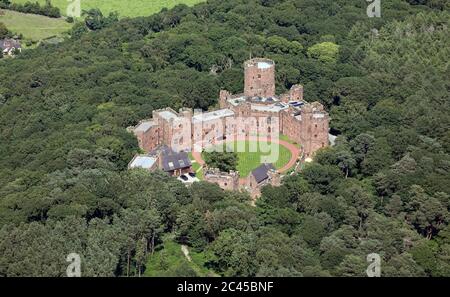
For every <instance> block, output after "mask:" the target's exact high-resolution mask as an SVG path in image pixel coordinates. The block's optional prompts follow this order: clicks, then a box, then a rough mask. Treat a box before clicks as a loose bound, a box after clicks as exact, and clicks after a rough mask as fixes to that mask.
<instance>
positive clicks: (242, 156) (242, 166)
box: [226, 141, 292, 177]
mask: <svg viewBox="0 0 450 297" xmlns="http://www.w3.org/2000/svg"><path fill="white" fill-rule="evenodd" d="M226 146H228V147H230V148H233V149H234V151H236V152H237V155H238V166H237V169H238V171H239V176H240V177H247V176H248V175H249V174H250V172H251V171H252V170H253V169H255V168H257V167H258V166H260V165H261V164H262V163H265V162H267V163H272V162H270V161H271V160H267V159H266V158H267V157H268V155H269V154H268V153H263V152H261V147H260V146H259V145H258V143H257V142H254V141H236V142H233V143H227V144H226ZM241 147H242V148H243V149H244V150H241V149H240V148H241ZM278 149H279V150H278V151H279V153H278V158H277V161H276V162H274V165H275V167H276V168H277V169H279V168H282V167H283V166H284V165H286V164H287V163H288V162H289V160H290V159H291V156H292V154H291V152H290V151H289V150H288V149H287V148H285V147H284V146H282V145H278ZM265 157H266V158H265Z"/></svg>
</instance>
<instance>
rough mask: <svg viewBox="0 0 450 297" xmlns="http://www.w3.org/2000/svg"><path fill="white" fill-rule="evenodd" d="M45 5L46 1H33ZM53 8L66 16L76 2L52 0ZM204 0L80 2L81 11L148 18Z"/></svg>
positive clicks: (99, 0) (21, 1)
mask: <svg viewBox="0 0 450 297" xmlns="http://www.w3.org/2000/svg"><path fill="white" fill-rule="evenodd" d="M27 1H30V0H12V2H15V3H22V4H23V3H25V2H27ZM31 1H32V2H36V1H37V2H39V3H41V4H45V0H31ZM51 2H52V4H53V6H56V7H59V8H60V10H61V14H63V15H66V10H67V6H68V5H69V4H70V3H71V2H74V0H72V1H70V2H69V1H67V0H51ZM199 2H202V0H80V3H81V9H82V10H87V9H91V8H100V10H101V11H102V12H103V13H104V14H105V13H106V14H107V13H109V12H112V11H117V12H118V13H119V16H121V17H123V16H128V17H135V16H148V15H151V14H154V13H157V12H159V11H160V10H161V9H162V8H164V7H167V8H172V7H174V6H175V5H177V4H181V3H182V4H186V5H194V4H196V3H199Z"/></svg>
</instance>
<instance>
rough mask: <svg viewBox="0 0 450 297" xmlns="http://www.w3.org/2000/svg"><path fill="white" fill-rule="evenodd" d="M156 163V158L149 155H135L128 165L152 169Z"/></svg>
mask: <svg viewBox="0 0 450 297" xmlns="http://www.w3.org/2000/svg"><path fill="white" fill-rule="evenodd" d="M155 164H156V158H154V157H151V156H135V157H134V158H133V160H132V161H131V162H130V164H129V165H128V167H129V168H130V169H131V168H143V169H148V170H150V169H153V168H154V166H155Z"/></svg>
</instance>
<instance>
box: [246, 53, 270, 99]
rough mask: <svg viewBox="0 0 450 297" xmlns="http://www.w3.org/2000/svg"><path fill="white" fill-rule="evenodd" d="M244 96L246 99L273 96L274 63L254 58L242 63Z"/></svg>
mask: <svg viewBox="0 0 450 297" xmlns="http://www.w3.org/2000/svg"><path fill="white" fill-rule="evenodd" d="M244 71H245V74H244V80H245V86H244V95H245V96H248V97H255V96H259V97H266V98H267V97H274V96H275V62H274V61H272V60H269V59H262V58H256V59H251V60H248V61H246V62H245V63H244Z"/></svg>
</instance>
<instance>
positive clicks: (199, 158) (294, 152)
mask: <svg viewBox="0 0 450 297" xmlns="http://www.w3.org/2000/svg"><path fill="white" fill-rule="evenodd" d="M268 140H269V139H268V138H267V137H261V136H247V137H235V138H232V139H227V140H225V141H219V142H217V143H215V144H211V145H220V144H221V143H223V142H225V143H227V142H235V141H268ZM271 142H274V143H277V144H279V145H282V146H284V147H285V148H287V149H288V150H289V151H290V152H291V159H290V160H289V162H287V163H286V165H284V166H283V167H282V168H280V169H278V172H279V173H283V172H286V171H288V170H289V169H291V168H292V167H293V166H294V165H295V164H296V163H297V160H298V157H299V156H300V149H299V148H298V147H296V146H295V145H293V144H292V143H289V142H287V141H285V140H281V139H271ZM192 157H193V158H194V159H195V161H197V163H198V164H200V165H201V166H203V165H205V161H204V160H203V158H202V153H201V152H194V151H193V152H192Z"/></svg>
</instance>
